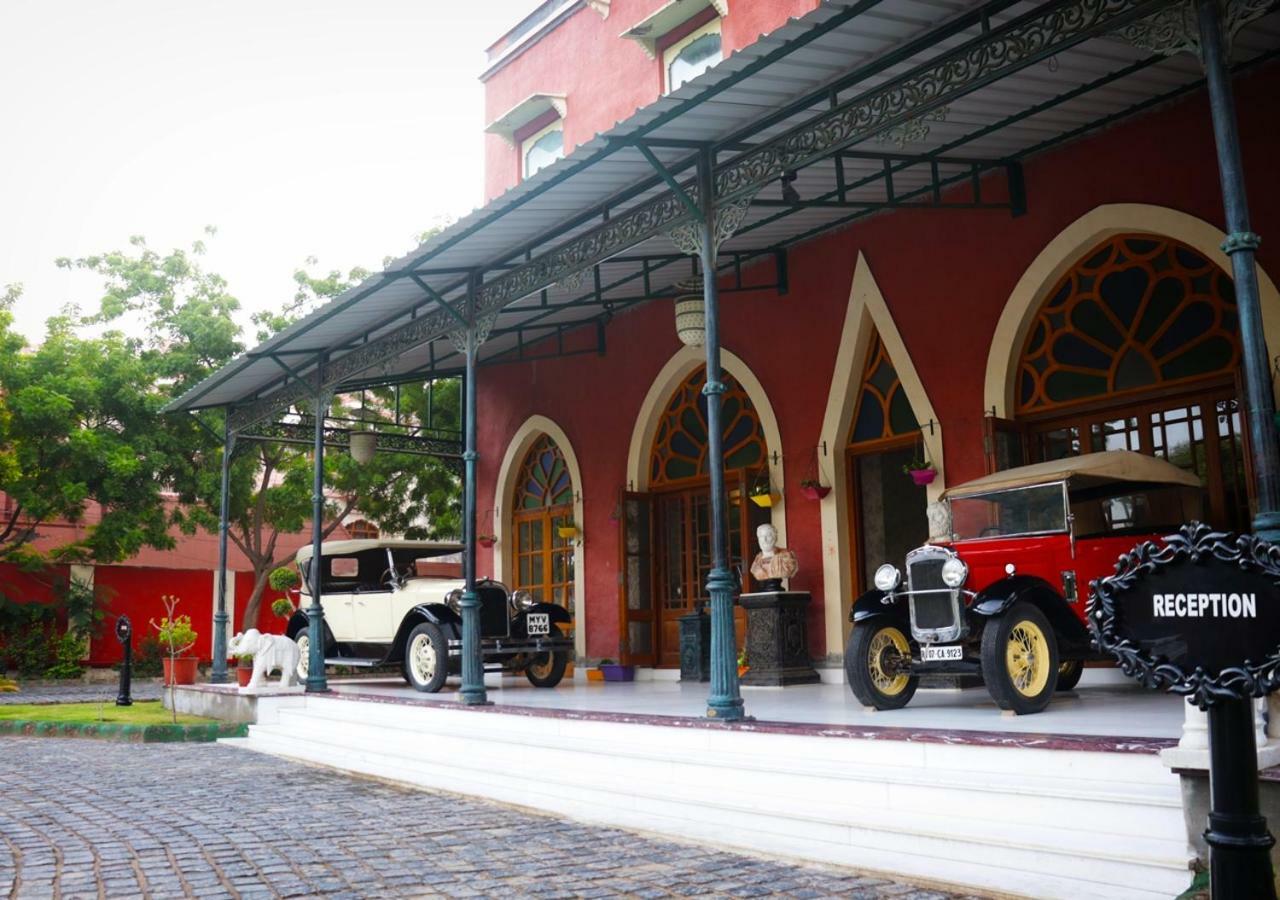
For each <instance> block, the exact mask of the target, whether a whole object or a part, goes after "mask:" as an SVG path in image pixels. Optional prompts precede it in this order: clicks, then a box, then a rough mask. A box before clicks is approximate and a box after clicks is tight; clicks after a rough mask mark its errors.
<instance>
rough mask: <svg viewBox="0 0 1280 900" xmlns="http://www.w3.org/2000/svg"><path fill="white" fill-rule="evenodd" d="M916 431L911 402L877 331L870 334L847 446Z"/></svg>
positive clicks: (914, 415) (918, 428)
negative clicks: (851, 433)
mask: <svg viewBox="0 0 1280 900" xmlns="http://www.w3.org/2000/svg"><path fill="white" fill-rule="evenodd" d="M919 430H920V423H919V422H917V421H916V414H915V413H914V412H913V411H912V410H911V402H910V401H909V400H908V399H907V393H906V391H904V390H903V389H902V381H901V379H899V378H898V370H897V369H895V368H894V367H893V360H891V359H889V352H888V351H887V350H885V347H884V341H882V340H880V333H879V332H872V334H871V346H870V348H868V350H867V363H866V365H865V366H863V369H862V387H861V389H860V390H859V391H858V405H857V407H856V409H855V410H854V414H853V435H852V436H851V437H850V439H849V443H851V444H861V443H865V442H867V441H878V440H882V439H884V438H891V437H899V436H901V435H904V434H912V433H914V432H917V431H919Z"/></svg>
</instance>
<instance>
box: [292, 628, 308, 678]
mask: <svg viewBox="0 0 1280 900" xmlns="http://www.w3.org/2000/svg"><path fill="white" fill-rule="evenodd" d="M293 642H294V643H295V644H297V645H298V682H299V683H300V684H306V683H307V672H308V671H309V670H310V669H309V667H310V665H311V635H310V634H308V633H307V630H306V629H305V628H304V629H302V630H301V631H299V632H298V633H297V634H296V635H294V637H293Z"/></svg>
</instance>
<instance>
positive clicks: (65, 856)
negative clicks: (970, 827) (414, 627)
mask: <svg viewBox="0 0 1280 900" xmlns="http://www.w3.org/2000/svg"><path fill="white" fill-rule="evenodd" d="M690 895H699V896H708V897H717V896H718V897H795V898H804V897H842V898H849V897H854V898H890V897H892V898H896V900H946V898H948V897H949V896H950V895H947V894H942V893H938V892H936V891H926V890H923V889H920V888H917V887H912V886H909V885H903V884H894V883H892V882H888V881H885V880H883V879H878V878H869V877H865V876H860V875H857V874H856V873H853V872H849V871H844V870H836V869H826V868H821V867H816V866H799V865H791V864H787V863H782V862H777V861H773V860H763V859H756V858H752V857H748V856H741V855H737V854H731V853H724V852H718V851H715V850H711V849H707V848H704V847H698V846H692V845H689V844H679V843H674V842H669V841H663V840H654V839H649V838H645V837H641V836H639V835H636V834H633V833H630V832H626V831H621V830H618V829H611V828H600V827H592V826H586V825H579V824H575V823H572V822H569V821H566V820H563V819H558V818H553V817H544V816H536V815H531V814H529V813H526V812H523V811H520V810H514V809H511V808H509V807H505V806H501V805H498V804H494V803H487V802H483V801H478V800H469V799H465V798H459V797H454V796H450V795H445V794H437V793H428V792H424V791H416V790H409V789H406V788H400V787H395V786H391V785H386V784H382V783H377V782H371V781H364V780H360V779H355V778H351V777H347V776H344V775H341V774H338V773H332V772H328V771H325V770H322V769H312V768H306V767H302V766H297V765H293V764H291V763H288V762H285V761H283V760H278V759H274V758H272V757H268V756H260V755H258V754H256V753H249V752H245V751H241V750H236V749H233V748H230V747H226V746H219V745H216V744H186V745H173V746H165V745H122V744H111V743H103V742H97V741H87V740H84V741H82V740H73V739H63V740H58V739H39V738H0V898H41V900H43V898H50V897H62V898H71V897H94V898H110V897H138V896H143V897H183V896H186V897H245V898H248V897H254V898H257V897H264V898H265V897H312V896H325V897H420V896H421V897H438V896H446V897H544V898H550V897H679V896H690Z"/></svg>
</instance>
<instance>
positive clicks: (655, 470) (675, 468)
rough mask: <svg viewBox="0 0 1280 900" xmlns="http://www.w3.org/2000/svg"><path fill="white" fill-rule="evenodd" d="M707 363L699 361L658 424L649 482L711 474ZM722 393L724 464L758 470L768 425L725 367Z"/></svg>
mask: <svg viewBox="0 0 1280 900" xmlns="http://www.w3.org/2000/svg"><path fill="white" fill-rule="evenodd" d="M706 371H707V370H706V367H705V366H700V367H699V368H698V369H696V370H695V371H694V372H693V374H691V375H690V376H689V377H688V378H686V379H685V380H684V381H683V382H682V383H681V385H680V386H679V387H678V388H676V390H675V393H673V394H672V395H671V399H670V400H669V401H668V403H667V410H666V413H665V414H664V415H663V417H662V421H661V422H659V424H658V431H657V434H656V435H654V439H653V448H652V449H651V451H650V453H649V485H650V486H651V487H658V486H661V485H664V484H670V483H672V482H679V481H685V480H688V479H691V478H699V477H701V476H704V475H706V474H707V398H706V397H705V396H703V394H702V386H703V384H705V383H706V378H707V376H706ZM720 380H721V381H722V382H724V386H725V392H724V393H723V394H721V395H720V423H721V432H722V434H723V447H724V467H725V469H726V470H732V469H755V468H761V467H763V466H764V464H765V460H766V453H765V441H764V428H763V427H762V426H761V424H760V416H759V414H758V413H757V412H756V408H755V405H754V404H753V403H752V402H751V398H750V397H749V396H747V392H746V390H745V389H744V388H743V387H742V385H741V384H740V383H739V382H738V379H736V378H734V377H733V376H732V375H731V374H729V373H728V372H722V373H721V375H720Z"/></svg>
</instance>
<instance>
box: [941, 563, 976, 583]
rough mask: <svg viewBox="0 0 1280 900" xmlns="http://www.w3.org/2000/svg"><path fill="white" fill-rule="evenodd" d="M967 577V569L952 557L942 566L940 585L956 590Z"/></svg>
mask: <svg viewBox="0 0 1280 900" xmlns="http://www.w3.org/2000/svg"><path fill="white" fill-rule="evenodd" d="M968 577H969V567H968V566H966V565H965V564H964V561H963V560H961V559H960V558H959V557H956V556H953V557H951V558H950V559H948V560H947V561H946V562H944V563H943V564H942V583H943V584H945V585H946V586H947V587H949V588H958V587H960V585H962V584H964V582H965V579H966V578H968Z"/></svg>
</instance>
